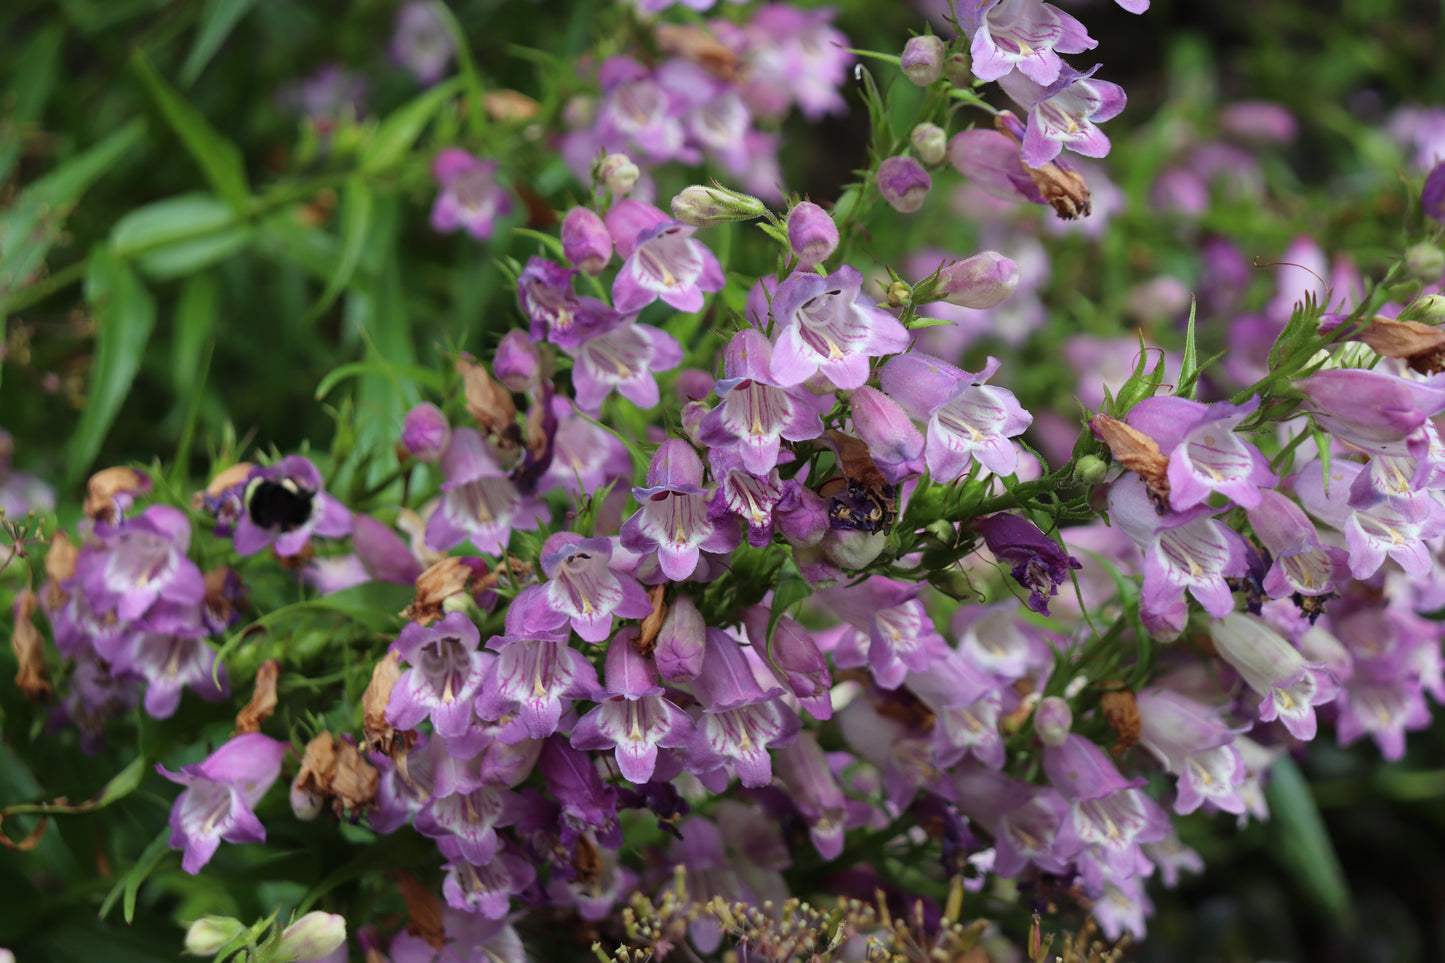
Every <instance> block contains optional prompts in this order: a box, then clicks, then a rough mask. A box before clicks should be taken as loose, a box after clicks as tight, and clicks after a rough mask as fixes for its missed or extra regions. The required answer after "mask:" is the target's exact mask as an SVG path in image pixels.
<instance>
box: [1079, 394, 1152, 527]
mask: <svg viewBox="0 0 1445 963" xmlns="http://www.w3.org/2000/svg"><path fill="white" fill-rule="evenodd" d="M1089 427H1090V428H1092V429H1093V430H1094V436H1095V437H1096V438H1098V439H1099V440H1100V441H1102V442H1103V443H1104V444H1106V445H1108V446H1109V451H1111V452H1112V453H1113V455H1114V460H1115V461H1117V462H1118V463H1119V464H1121V465H1123V466H1124V467H1125V468H1127V469H1129V470H1130V471H1132V472H1137V473H1138V475H1139V477H1140V478H1142V479H1144V482H1145V483H1146V484H1147V485H1148V486H1149V494H1150V495H1152V496H1153V497H1154V500H1155V502H1156V503H1158V504H1162V505H1168V504H1169V477H1168V471H1169V456H1168V455H1166V454H1164V453H1163V452H1161V451H1160V450H1159V443H1158V442H1156V441H1155V440H1154V439H1153V438H1150V437H1149V436H1148V435H1146V434H1144V432H1142V431H1140V430H1139V429H1137V428H1134V427H1132V426H1130V425H1128V424H1126V423H1125V422H1122V421H1120V420H1119V419H1118V418H1111V417H1109V416H1108V415H1102V414H1100V415H1095V416H1094V417H1092V418H1090V419H1089Z"/></svg>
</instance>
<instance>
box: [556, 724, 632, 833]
mask: <svg viewBox="0 0 1445 963" xmlns="http://www.w3.org/2000/svg"><path fill="white" fill-rule="evenodd" d="M537 768H538V770H539V771H540V772H541V773H542V778H543V779H544V780H545V781H546V785H547V792H548V793H549V794H550V795H551V797H552V798H553V799H555V800H556V801H557V802H558V803H559V804H560V805H561V807H562V813H561V816H560V818H559V819H558V820H557V824H558V828H559V829H560V831H561V832H560V835H561V839H562V845H563V846H565V847H569V848H570V847H572V846H574V845H576V843H577V841H578V839H580V838H581V837H582V835H583V834H584V833H589V832H595V833H596V835H597V841H598V842H600V843H602V845H604V846H608V847H611V848H614V849H615V848H617V847H618V846H621V845H622V829H621V827H620V826H618V824H617V797H618V795H619V793H618V789H617V787H614V786H611V785H608V784H607V783H604V782H603V781H602V776H601V774H600V773H599V772H598V771H597V760H596V759H595V758H594V757H593V756H592V755H591V754H590V753H587V752H583V751H582V750H580V749H574V748H573V747H572V746H571V744H570V743H568V741H567V740H566V739H565V738H563V737H562V736H560V735H558V736H550V737H548V738H547V739H546V740H544V742H543V743H542V756H541V760H540V762H539V763H538V766H537Z"/></svg>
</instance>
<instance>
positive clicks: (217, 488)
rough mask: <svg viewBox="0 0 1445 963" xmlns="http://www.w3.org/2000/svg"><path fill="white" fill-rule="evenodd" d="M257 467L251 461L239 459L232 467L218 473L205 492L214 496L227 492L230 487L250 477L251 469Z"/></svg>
mask: <svg viewBox="0 0 1445 963" xmlns="http://www.w3.org/2000/svg"><path fill="white" fill-rule="evenodd" d="M255 467H256V466H255V465H253V464H251V463H250V462H249V461H238V462H236V464H234V465H232V466H231V467H230V468H222V469H221V470H220V471H218V472H217V473H216V477H214V478H212V479H211V483H210V484H209V485H207V486H206V492H205V493H206V494H207V495H210V496H211V497H212V498H216V497H218V496H220V495H223V494H225V492H226V491H228V490H229V489H232V488H235V487H236V486H237V485H240V484H242V483H243V482H245V481H246V479H248V478H250V477H251V469H253V468H255Z"/></svg>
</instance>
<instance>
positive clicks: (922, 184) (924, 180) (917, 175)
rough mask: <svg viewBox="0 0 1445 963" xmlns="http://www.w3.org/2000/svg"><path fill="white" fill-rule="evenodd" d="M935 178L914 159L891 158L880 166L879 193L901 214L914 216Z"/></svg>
mask: <svg viewBox="0 0 1445 963" xmlns="http://www.w3.org/2000/svg"><path fill="white" fill-rule="evenodd" d="M932 186H933V178H931V177H929V176H928V171H926V170H924V169H923V165H922V164H920V163H918V161H916V160H914V159H913V158H912V157H890V158H888V159H887V160H885V161H884V162H883V163H882V164H880V165H878V191H879V193H881V194H882V195H883V199H884V200H885V201H887V202H888V204H889V205H890V206H891V207H892V208H893V209H894V210H895V211H898V212H899V213H901V214H912V213H913V212H914V211H916V210H918V209H919V208H920V207H922V206H923V199H924V198H925V197H927V196H928V189H929V188H930V187H932Z"/></svg>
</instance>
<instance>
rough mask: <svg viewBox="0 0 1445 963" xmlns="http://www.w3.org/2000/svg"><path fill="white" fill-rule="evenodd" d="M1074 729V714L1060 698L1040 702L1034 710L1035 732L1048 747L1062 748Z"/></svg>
mask: <svg viewBox="0 0 1445 963" xmlns="http://www.w3.org/2000/svg"><path fill="white" fill-rule="evenodd" d="M1073 727H1074V713H1073V712H1072V711H1071V710H1070V709H1069V704H1068V703H1067V702H1065V701H1064V700H1063V699H1060V698H1059V697H1058V696H1049V697H1047V698H1044V699H1040V700H1039V705H1038V708H1036V709H1035V710H1034V732H1036V733H1038V736H1039V741H1040V742H1042V743H1043V744H1044V745H1046V746H1062V745H1063V744H1064V740H1066V739H1068V738H1069V730H1070V729H1072V728H1073Z"/></svg>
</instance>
